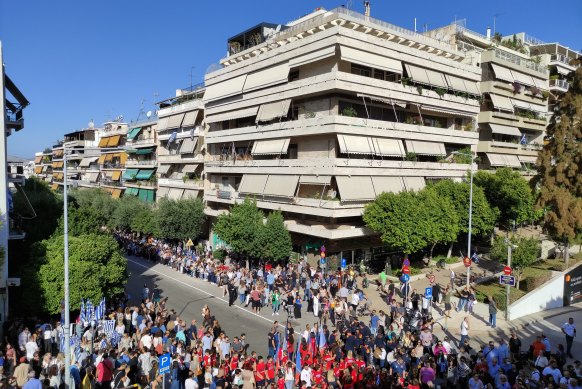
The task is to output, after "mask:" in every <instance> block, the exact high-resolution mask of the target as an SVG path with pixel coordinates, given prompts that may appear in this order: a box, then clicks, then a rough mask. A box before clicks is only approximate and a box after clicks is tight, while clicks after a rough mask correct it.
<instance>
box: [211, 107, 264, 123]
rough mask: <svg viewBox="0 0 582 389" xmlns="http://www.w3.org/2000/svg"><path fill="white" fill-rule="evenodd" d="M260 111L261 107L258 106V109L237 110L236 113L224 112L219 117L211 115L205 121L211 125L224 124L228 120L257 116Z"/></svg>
mask: <svg viewBox="0 0 582 389" xmlns="http://www.w3.org/2000/svg"><path fill="white" fill-rule="evenodd" d="M258 110H259V107H258V106H257V107H250V108H243V109H237V110H236V111H228V112H222V113H219V114H217V115H210V116H208V117H206V119H204V121H205V122H206V123H208V124H210V123H218V122H224V121H226V120H234V119H240V118H247V117H252V116H256V115H257V111H258Z"/></svg>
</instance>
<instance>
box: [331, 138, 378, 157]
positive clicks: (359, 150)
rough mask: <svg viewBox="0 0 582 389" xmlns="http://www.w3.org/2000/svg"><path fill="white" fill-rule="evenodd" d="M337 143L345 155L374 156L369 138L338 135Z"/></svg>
mask: <svg viewBox="0 0 582 389" xmlns="http://www.w3.org/2000/svg"><path fill="white" fill-rule="evenodd" d="M337 141H338V143H339V146H340V152H341V153H343V154H374V151H373V146H372V139H370V138H369V137H366V136H357V135H344V134H337Z"/></svg>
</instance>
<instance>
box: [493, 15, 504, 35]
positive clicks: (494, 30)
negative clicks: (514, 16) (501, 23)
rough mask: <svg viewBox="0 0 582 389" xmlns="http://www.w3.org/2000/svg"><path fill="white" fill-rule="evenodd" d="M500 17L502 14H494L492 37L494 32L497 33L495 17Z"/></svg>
mask: <svg viewBox="0 0 582 389" xmlns="http://www.w3.org/2000/svg"><path fill="white" fill-rule="evenodd" d="M501 15H503V14H501V13H498V14H495V15H493V35H495V32H496V31H497V30H496V29H495V23H496V22H497V17H498V16H501Z"/></svg>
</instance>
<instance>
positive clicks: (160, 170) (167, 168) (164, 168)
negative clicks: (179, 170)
mask: <svg viewBox="0 0 582 389" xmlns="http://www.w3.org/2000/svg"><path fill="white" fill-rule="evenodd" d="M171 168H172V165H160V167H158V173H160V174H168V172H169V171H170V169H171Z"/></svg>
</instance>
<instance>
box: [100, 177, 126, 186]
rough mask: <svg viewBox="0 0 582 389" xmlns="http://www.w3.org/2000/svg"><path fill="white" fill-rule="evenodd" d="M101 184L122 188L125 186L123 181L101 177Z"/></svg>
mask: <svg viewBox="0 0 582 389" xmlns="http://www.w3.org/2000/svg"><path fill="white" fill-rule="evenodd" d="M99 184H100V186H111V187H115V188H122V187H125V185H124V183H122V182H121V181H113V180H108V179H103V178H102V179H101V181H99Z"/></svg>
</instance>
